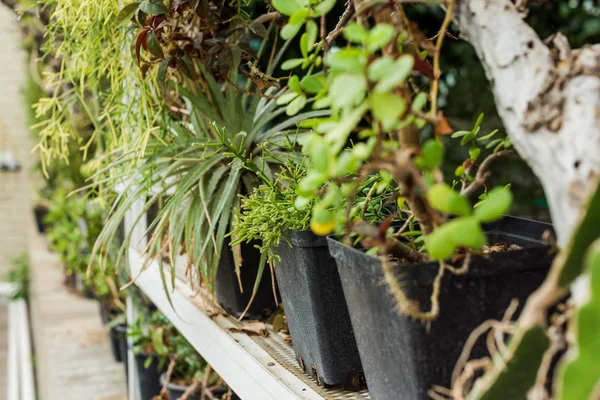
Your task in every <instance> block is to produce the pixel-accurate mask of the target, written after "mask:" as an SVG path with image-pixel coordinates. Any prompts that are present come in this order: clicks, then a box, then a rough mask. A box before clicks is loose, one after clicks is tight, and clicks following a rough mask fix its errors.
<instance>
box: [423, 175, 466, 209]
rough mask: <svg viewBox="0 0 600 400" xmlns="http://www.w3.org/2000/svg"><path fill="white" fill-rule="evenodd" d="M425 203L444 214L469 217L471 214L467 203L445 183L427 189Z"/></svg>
mask: <svg viewBox="0 0 600 400" xmlns="http://www.w3.org/2000/svg"><path fill="white" fill-rule="evenodd" d="M427 201H429V204H431V206H432V207H433V208H435V209H436V210H439V211H441V212H443V213H446V214H455V215H469V214H470V213H471V205H470V204H469V201H468V200H467V199H466V198H465V197H463V196H461V195H460V194H458V193H457V192H455V191H454V190H452V188H451V187H450V186H448V185H447V184H445V183H438V184H436V185H433V186H432V187H431V188H429V190H428V191H427Z"/></svg>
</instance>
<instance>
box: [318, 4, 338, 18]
mask: <svg viewBox="0 0 600 400" xmlns="http://www.w3.org/2000/svg"><path fill="white" fill-rule="evenodd" d="M335 1H336V0H323V1H321V2H320V3H319V4H317V5H316V6H315V7H314V8H313V10H314V11H315V14H316V16H317V17H320V16H321V15H325V14H327V13H329V11H331V10H333V7H334V6H335Z"/></svg>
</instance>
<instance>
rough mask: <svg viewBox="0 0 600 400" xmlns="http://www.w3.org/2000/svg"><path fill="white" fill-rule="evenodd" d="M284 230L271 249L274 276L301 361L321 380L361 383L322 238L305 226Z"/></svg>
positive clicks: (337, 278)
mask: <svg viewBox="0 0 600 400" xmlns="http://www.w3.org/2000/svg"><path fill="white" fill-rule="evenodd" d="M285 236H286V238H287V241H285V240H283V239H282V241H281V244H280V246H279V247H278V248H277V250H276V251H277V253H278V255H279V256H280V257H281V261H280V262H279V263H278V264H277V266H276V267H275V276H276V277H277V284H278V286H279V291H280V293H281V299H282V301H283V306H284V309H285V315H286V317H287V322H288V327H289V329H290V335H291V337H292V345H293V347H294V351H295V353H296V359H297V360H298V363H299V364H300V367H301V368H302V370H303V371H304V372H306V373H308V374H309V375H311V376H312V377H313V378H315V379H316V380H317V382H318V383H319V384H320V385H323V386H335V385H342V386H344V387H347V388H356V387H360V386H362V385H364V375H363V374H362V366H361V364H360V357H359V354H358V348H357V347H356V341H355V339H354V332H353V330H352V324H351V323H350V316H349V315H348V308H347V307H346V301H345V300H344V292H343V290H342V284H341V282H340V276H339V274H338V271H337V267H336V264H335V260H334V259H333V258H332V257H331V256H330V255H329V250H328V248H327V240H326V239H325V238H323V237H319V236H316V235H315V234H313V233H312V232H311V231H308V230H307V231H290V232H287V233H286V235H285ZM288 242H289V244H288ZM290 244H291V246H290Z"/></svg>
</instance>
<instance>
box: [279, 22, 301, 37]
mask: <svg viewBox="0 0 600 400" xmlns="http://www.w3.org/2000/svg"><path fill="white" fill-rule="evenodd" d="M300 28H302V24H297V25H292V24H289V23H288V24H285V25H284V26H283V28H282V29H281V38H282V39H283V40H290V39H291V38H293V37H294V36H296V35H297V34H298V32H300Z"/></svg>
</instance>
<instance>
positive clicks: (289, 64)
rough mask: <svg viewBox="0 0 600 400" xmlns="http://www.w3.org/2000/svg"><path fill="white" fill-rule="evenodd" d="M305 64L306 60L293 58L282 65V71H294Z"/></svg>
mask: <svg viewBox="0 0 600 400" xmlns="http://www.w3.org/2000/svg"><path fill="white" fill-rule="evenodd" d="M303 62H304V58H291V59H289V60H285V61H284V62H283V63H282V64H281V69H282V70H284V71H288V70H290V69H294V68H296V67H298V66H299V65H300V64H302V63H303Z"/></svg>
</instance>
